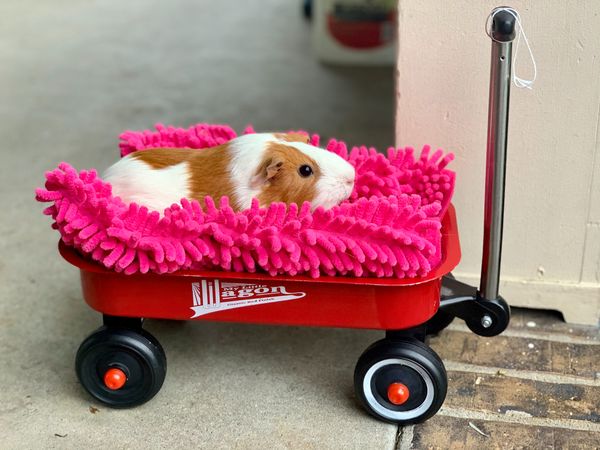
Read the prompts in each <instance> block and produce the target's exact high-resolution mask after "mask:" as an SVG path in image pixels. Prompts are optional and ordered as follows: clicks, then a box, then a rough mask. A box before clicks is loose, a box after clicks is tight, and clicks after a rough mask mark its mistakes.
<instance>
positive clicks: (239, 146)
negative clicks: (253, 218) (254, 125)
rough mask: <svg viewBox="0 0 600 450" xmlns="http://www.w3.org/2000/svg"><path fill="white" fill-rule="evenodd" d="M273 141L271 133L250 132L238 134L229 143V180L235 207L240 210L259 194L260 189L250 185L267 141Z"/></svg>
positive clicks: (247, 206)
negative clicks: (233, 194)
mask: <svg viewBox="0 0 600 450" xmlns="http://www.w3.org/2000/svg"><path fill="white" fill-rule="evenodd" d="M273 141H276V139H275V137H274V136H273V135H272V134H268V133H252V134H245V135H243V136H240V137H238V138H236V139H234V140H233V141H231V143H230V144H229V150H230V155H231V161H230V162H229V170H230V173H231V182H232V183H233V191H234V193H235V198H236V201H237V207H238V208H239V209H241V210H243V209H247V208H250V206H251V204H252V199H253V198H254V197H256V196H258V195H259V194H260V189H257V188H256V187H253V186H252V178H254V176H255V175H256V172H257V171H258V166H259V165H260V163H261V161H262V159H263V154H264V152H265V150H266V148H267V143H269V142H273Z"/></svg>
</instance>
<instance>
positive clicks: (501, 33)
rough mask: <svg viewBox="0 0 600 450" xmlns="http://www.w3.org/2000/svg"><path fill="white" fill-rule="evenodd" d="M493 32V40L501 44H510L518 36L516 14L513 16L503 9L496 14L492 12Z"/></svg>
mask: <svg viewBox="0 0 600 450" xmlns="http://www.w3.org/2000/svg"><path fill="white" fill-rule="evenodd" d="M492 14H493V19H492V30H491V36H492V39H494V40H495V41H499V42H510V41H512V40H514V38H515V36H516V34H517V33H516V30H515V24H516V21H517V19H516V17H515V16H516V14H511V13H510V12H508V11H506V10H505V9H502V10H500V11H498V12H496V13H494V12H492Z"/></svg>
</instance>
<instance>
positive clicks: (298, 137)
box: [275, 133, 310, 144]
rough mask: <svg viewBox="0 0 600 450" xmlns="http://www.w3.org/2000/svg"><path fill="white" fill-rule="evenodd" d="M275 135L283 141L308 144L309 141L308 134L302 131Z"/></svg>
mask: <svg viewBox="0 0 600 450" xmlns="http://www.w3.org/2000/svg"><path fill="white" fill-rule="evenodd" d="M275 137H276V138H277V139H279V140H280V141H285V142H302V143H304V144H308V143H309V141H310V138H309V137H308V135H307V134H303V133H276V134H275Z"/></svg>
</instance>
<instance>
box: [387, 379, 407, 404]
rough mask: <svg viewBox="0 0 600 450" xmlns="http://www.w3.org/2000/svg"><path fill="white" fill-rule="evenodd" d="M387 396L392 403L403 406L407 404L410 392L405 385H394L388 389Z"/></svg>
mask: <svg viewBox="0 0 600 450" xmlns="http://www.w3.org/2000/svg"><path fill="white" fill-rule="evenodd" d="M387 395H388V400H389V401H390V403H393V404H394V405H402V404H403V403H406V401H407V400H408V397H410V392H409V391H408V388H407V387H406V386H405V385H404V384H402V383H392V384H390V386H389V387H388V391H387Z"/></svg>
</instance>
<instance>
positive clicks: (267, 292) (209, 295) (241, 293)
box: [191, 279, 306, 319]
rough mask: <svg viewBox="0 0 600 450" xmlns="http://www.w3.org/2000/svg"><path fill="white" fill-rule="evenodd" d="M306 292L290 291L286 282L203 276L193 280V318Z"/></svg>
mask: <svg viewBox="0 0 600 450" xmlns="http://www.w3.org/2000/svg"><path fill="white" fill-rule="evenodd" d="M304 296H306V292H288V291H287V290H286V288H285V286H268V285H266V284H259V283H227V282H221V281H219V280H216V279H215V280H202V281H200V282H194V283H192V299H193V306H192V307H191V309H192V311H194V315H193V316H192V317H191V318H192V319H195V318H196V317H200V316H203V315H205V314H210V313H212V312H216V311H224V310H227V309H235V308H243V307H245V306H254V305H264V304H266V303H275V302H285V301H288V300H296V299H299V298H302V297H304Z"/></svg>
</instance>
